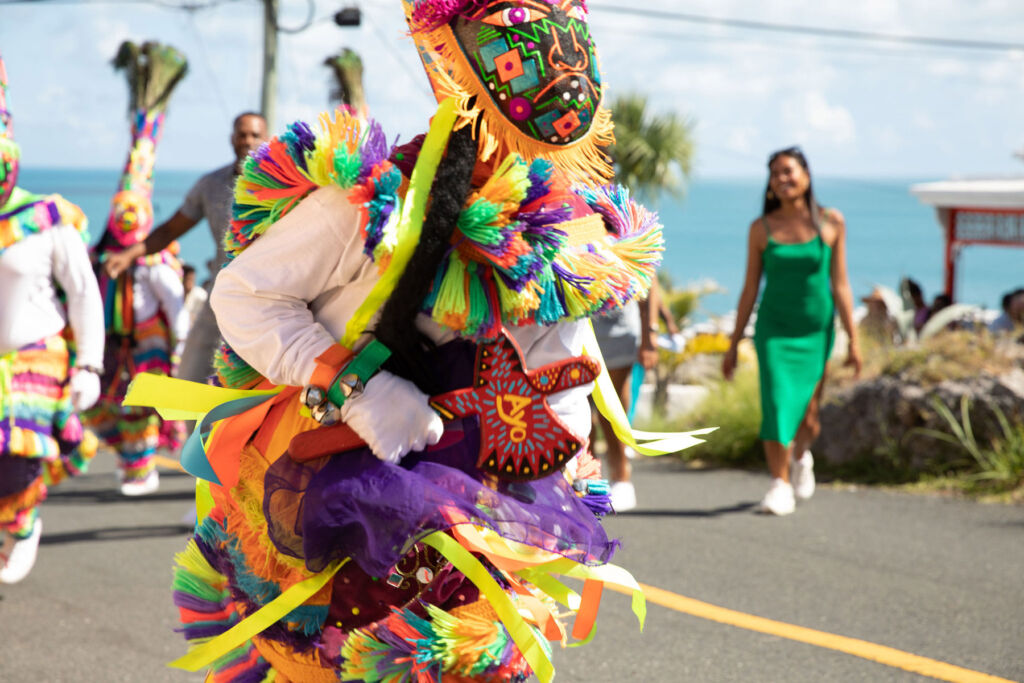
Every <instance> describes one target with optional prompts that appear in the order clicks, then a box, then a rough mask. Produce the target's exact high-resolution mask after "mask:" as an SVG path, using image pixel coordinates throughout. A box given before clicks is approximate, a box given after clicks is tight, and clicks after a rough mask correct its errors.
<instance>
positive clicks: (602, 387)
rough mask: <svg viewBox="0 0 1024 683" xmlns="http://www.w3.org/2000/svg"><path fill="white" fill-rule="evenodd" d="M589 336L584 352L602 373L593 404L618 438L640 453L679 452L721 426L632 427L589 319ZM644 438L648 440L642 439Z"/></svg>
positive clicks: (585, 340) (702, 441)
mask: <svg viewBox="0 0 1024 683" xmlns="http://www.w3.org/2000/svg"><path fill="white" fill-rule="evenodd" d="M584 334H585V335H586V338H585V339H584V341H583V353H585V354H586V355H588V356H591V357H593V358H596V359H598V361H600V363H601V374H600V375H598V377H597V382H596V384H595V386H594V394H593V396H594V404H595V405H596V406H597V409H598V410H599V411H601V414H602V415H604V416H605V417H606V418H607V419H608V422H610V423H611V425H612V431H614V432H615V435H616V436H617V437H619V440H620V441H622V443H624V444H626V445H627V446H629V447H631V448H632V449H633V450H635V451H636V452H637V453H642V454H643V455H666V454H668V453H678V452H679V451H682V450H686V449H687V448H690V447H691V446H696V445H697V444H699V443H704V439H699V438H697V437H698V436H703V435H705V434H710V433H711V432H713V431H715V430H716V429H718V427H706V428H704V429H694V430H693V431H689V432H643V431H639V430H633V429H632V428H631V427H630V426H629V418H628V417H626V411H625V410H623V408H622V403H621V402H620V401H619V396H618V393H617V392H616V391H615V386H614V385H613V384H612V379H611V377H610V376H609V375H608V368H607V367H605V363H604V358H603V357H602V356H601V349H600V347H599V346H598V345H597V337H596V336H595V335H594V326H593V325H592V324H591V323H590V321H589V320H588V321H587V325H586V331H585V332H584ZM640 441H643V442H645V443H639V442H640Z"/></svg>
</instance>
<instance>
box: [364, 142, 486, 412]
mask: <svg viewBox="0 0 1024 683" xmlns="http://www.w3.org/2000/svg"><path fill="white" fill-rule="evenodd" d="M476 149H477V143H476V140H475V139H474V136H473V130H472V128H471V127H470V126H466V127H464V128H462V129H460V130H458V131H456V132H454V133H452V136H451V138H450V140H449V141H448V150H447V152H446V153H445V157H444V159H442V160H441V163H440V165H438V167H437V175H436V176H435V178H434V184H433V186H432V187H431V189H430V207H429V208H428V210H427V215H426V217H425V218H424V219H423V230H422V232H421V233H420V241H419V243H418V244H417V245H416V249H415V251H413V254H412V257H411V258H410V259H409V264H408V265H407V266H406V268H405V271H404V272H403V273H402V276H401V277H400V278H399V279H398V283H397V284H396V285H395V290H394V292H392V294H391V297H390V298H389V299H388V300H387V303H385V304H384V308H383V310H382V311H381V315H380V321H379V322H378V323H377V328H376V330H375V332H374V335H375V336H376V337H377V339H378V340H379V341H380V342H381V343H382V344H384V345H385V346H387V347H388V348H389V349H390V350H391V358H389V359H388V362H387V363H385V364H384V368H385V369H386V370H387V371H388V372H391V373H392V374H395V375H398V376H399V377H404V378H406V379H408V380H410V381H412V382H414V383H415V384H416V386H418V387H419V388H420V390H421V391H423V392H424V393H426V394H428V395H430V394H435V393H437V373H436V371H435V368H434V367H433V363H432V362H431V361H430V356H429V354H430V352H431V351H432V350H433V349H434V344H433V343H432V342H431V341H430V340H429V339H428V338H427V337H425V336H424V335H423V334H422V333H420V332H419V331H418V330H417V329H416V316H417V315H418V314H419V312H420V311H421V310H422V307H423V299H425V298H426V296H427V294H428V293H429V292H430V287H431V285H432V284H433V283H434V279H435V277H436V276H437V269H438V267H439V266H440V265H441V261H442V259H444V258H445V256H447V255H448V252H449V249H451V236H452V231H453V230H454V229H455V224H456V222H457V221H458V218H459V212H461V211H462V206H463V204H464V203H465V201H466V197H467V196H468V195H469V191H470V183H471V181H472V179H473V168H474V166H475V165H476Z"/></svg>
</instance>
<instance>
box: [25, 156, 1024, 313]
mask: <svg viewBox="0 0 1024 683" xmlns="http://www.w3.org/2000/svg"><path fill="white" fill-rule="evenodd" d="M202 173H203V172H202V171H195V172H190V171H178V170H158V171H157V172H156V177H155V179H154V201H153V208H154V211H155V214H156V221H157V223H159V222H160V221H162V220H163V219H165V218H167V217H168V216H170V215H172V214H173V213H174V212H175V211H176V210H177V209H178V207H179V206H180V204H181V202H182V200H183V198H184V196H185V193H186V192H187V191H188V189H189V188H190V187H191V185H192V183H193V182H195V180H196V179H197V178H199V176H200V175H202ZM119 176H120V169H102V170H81V169H32V168H25V169H22V172H21V178H20V182H19V184H20V185H21V186H22V187H24V188H25V189H27V190H31V191H33V192H40V193H50V192H59V193H61V194H63V195H64V196H65V197H67V198H68V199H69V200H71V201H72V202H74V203H76V204H78V205H79V206H80V207H82V210H83V211H85V213H86V215H87V216H88V217H89V222H90V226H91V228H90V232H91V234H92V237H93V239H94V240H95V239H97V238H98V237H99V235H100V234H101V233H102V231H103V226H104V224H105V222H106V218H107V212H108V209H109V203H110V198H111V197H112V196H113V193H114V188H115V186H116V184H117V180H118V178H119ZM923 180H934V179H933V178H908V179H905V180H889V179H886V180H866V179H840V178H816V179H815V191H816V192H817V195H818V197H819V201H820V202H821V203H822V204H824V205H826V206H832V207H836V208H838V209H839V210H840V211H842V212H843V214H844V215H845V216H846V223H847V234H848V245H849V247H848V266H849V271H850V284H851V285H852V287H853V292H854V296H855V297H856V298H857V299H859V298H860V297H862V296H865V295H867V294H868V293H869V292H870V291H871V288H872V287H873V286H874V285H875V284H881V285H885V286H888V287H891V288H893V289H895V288H896V287H897V286H898V284H899V280H900V277H902V276H904V275H907V276H910V277H913V278H914V279H916V280H917V281H918V282H920V283H921V285H922V287H923V288H924V290H925V296H926V298H927V299H928V300H929V301H930V300H931V298H932V297H933V296H934V295H935V294H936V293H938V291H939V290H940V288H941V287H942V281H943V280H942V278H943V239H942V232H941V230H940V228H939V225H938V222H937V221H936V219H935V212H934V211H933V209H932V208H931V207H929V206H925V205H923V204H921V203H920V202H918V201H917V199H915V198H914V197H912V196H911V195H910V193H909V187H910V185H911V184H912V183H914V182H919V181H923ZM763 191H764V179H763V178H749V179H734V178H730V179H704V178H698V179H696V180H694V181H693V182H692V183H691V184H690V186H689V188H688V190H687V194H686V196H685V197H684V198H683V199H681V200H674V199H664V200H662V201H661V202H658V203H657V204H656V205H655V208H656V209H657V210H658V211H659V213H660V214H661V217H662V222H663V223H664V225H665V238H666V244H667V251H666V253H665V261H664V266H663V268H664V270H666V271H667V272H668V273H669V274H670V275H671V276H672V280H673V282H675V283H677V284H679V285H685V284H688V283H697V282H701V281H705V280H712V281H714V282H715V283H717V284H718V285H719V286H720V287H721V288H722V289H723V290H725V291H724V292H723V293H718V294H710V295H708V296H706V297H704V299H703V301H702V311H701V315H702V316H710V315H718V314H722V313H725V312H727V311H730V310H732V309H734V308H735V307H736V302H737V299H738V297H739V290H740V288H741V286H742V284H743V274H744V267H745V259H746V235H747V227H748V226H749V225H750V221H751V220H753V219H754V217H756V216H757V215H758V214H759V213H760V207H761V197H762V193H763ZM180 245H181V255H182V257H183V258H184V259H185V260H186V261H187V262H189V263H191V264H193V265H194V266H195V267H196V269H197V271H198V279H199V281H200V282H202V281H203V280H204V279H205V278H206V277H208V272H207V270H206V265H205V264H206V261H207V260H208V259H211V258H212V257H213V253H214V248H213V242H212V240H211V238H210V234H209V229H208V228H207V226H206V224H205V222H203V223H201V224H200V225H197V226H196V227H195V228H194V229H193V230H192V231H191V232H189V233H188V234H187V235H186V236H185V237H184V238H183V239H182V240H181V241H180ZM1020 286H1024V249H1020V248H1009V247H1007V248H998V247H982V246H974V247H968V248H967V249H965V250H964V251H963V253H962V254H961V256H960V261H959V268H958V277H957V299H958V300H959V301H961V302H964V303H970V304H978V305H984V306H986V307H989V308H998V307H999V300H1000V298H1001V297H1002V295H1003V293H1004V292H1006V291H1008V290H1010V289H1013V288H1015V287H1020Z"/></svg>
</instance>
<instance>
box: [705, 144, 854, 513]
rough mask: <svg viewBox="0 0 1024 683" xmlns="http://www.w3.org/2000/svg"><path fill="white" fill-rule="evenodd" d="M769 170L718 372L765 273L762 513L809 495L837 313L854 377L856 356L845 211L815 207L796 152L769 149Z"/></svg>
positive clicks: (783, 509)
mask: <svg viewBox="0 0 1024 683" xmlns="http://www.w3.org/2000/svg"><path fill="white" fill-rule="evenodd" d="M768 170H769V177H768V187H767V189H766V191H765V200H764V212H763V214H762V215H761V216H760V217H759V218H757V219H756V220H754V222H753V223H751V224H750V234H749V238H748V241H747V274H746V279H745V281H744V284H743V292H742V294H741V295H740V301H739V305H738V307H737V312H736V328H735V330H734V331H733V334H732V340H731V344H730V347H729V351H728V352H727V353H726V354H725V358H724V360H723V361H722V373H723V374H724V375H725V378H726V379H730V380H731V379H732V375H733V371H734V370H735V368H736V348H737V345H738V344H739V342H740V340H741V339H742V338H743V334H744V330H745V329H746V326H747V321H748V320H749V318H750V314H751V311H752V310H753V308H754V302H755V300H756V299H757V292H758V289H759V287H760V284H761V275H762V274H763V275H764V279H765V287H764V293H763V294H762V295H761V302H760V305H759V306H758V311H757V323H756V325H755V330H754V346H755V348H756V349H757V357H758V366H759V372H760V380H761V412H762V421H761V440H762V441H763V442H764V452H765V458H766V459H767V461H768V470H769V472H770V473H771V476H772V483H771V486H770V488H769V489H768V493H766V494H765V497H764V499H763V500H762V501H761V506H760V509H761V511H763V512H767V513H771V514H775V515H788V514H790V513H791V512H793V510H794V508H795V506H796V499H798V498H799V499H804V500H806V499H807V498H810V497H811V495H813V493H814V458H813V457H812V455H811V452H810V450H809V448H810V446H811V444H812V443H813V442H814V440H815V439H816V438H817V436H818V433H819V432H820V431H821V426H820V424H819V422H818V405H819V403H820V401H821V388H822V382H823V380H824V376H825V364H826V362H827V361H828V358H829V355H830V354H831V353H832V343H833V339H834V332H835V322H834V318H835V313H836V311H838V313H839V318H840V320H841V321H842V324H843V327H844V328H845V329H846V332H847V334H848V335H849V338H850V345H849V357H848V358H847V360H846V364H847V365H851V366H853V368H854V371H855V373H857V374H858V375H859V374H860V368H861V356H860V347H859V343H858V341H857V332H856V329H855V326H854V323H853V297H852V295H851V291H850V282H849V279H848V277H847V274H846V224H845V221H844V220H843V215H842V214H841V213H839V211H837V210H835V209H823V208H821V207H820V206H818V203H817V202H816V201H815V199H814V190H813V188H812V185H811V173H810V168H809V166H808V164H807V159H806V158H805V157H804V154H803V152H802V151H800V149H799V148H797V147H792V148H789V149H784V150H781V151H779V152H775V153H774V154H772V155H771V157H769V159H768Z"/></svg>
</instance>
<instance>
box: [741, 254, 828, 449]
mask: <svg viewBox="0 0 1024 683" xmlns="http://www.w3.org/2000/svg"><path fill="white" fill-rule="evenodd" d="M762 262H763V264H764V277H765V286H764V293H763V294H762V295H761V304H760V306H759V307H758V309H757V325H756V326H755V328H754V346H755V348H756V349H757V360H758V365H759V372H760V376H761V413H762V419H761V439H763V440H765V441H778V442H780V443H782V444H784V445H787V446H788V445H789V443H790V442H791V441H792V440H793V437H795V436H796V432H797V429H798V428H799V427H800V422H801V421H802V420H803V417H804V413H806V412H807V405H808V404H809V403H810V401H811V397H812V396H813V395H814V390H815V389H816V388H817V386H818V382H819V381H820V380H821V377H822V375H823V374H824V372H825V362H826V361H827V360H828V357H829V355H830V354H831V353H832V343H833V341H834V338H835V324H834V317H835V305H834V304H833V302H832V287H831V282H830V271H831V263H832V248H831V247H830V246H828V245H827V244H825V242H824V240H822V239H821V236H820V235H818V236H816V237H814V239H812V240H810V241H809V242H801V243H799V244H780V243H778V242H776V241H775V240H773V239H771V237H769V238H768V245H767V246H766V247H765V250H764V254H763V256H762Z"/></svg>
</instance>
